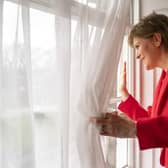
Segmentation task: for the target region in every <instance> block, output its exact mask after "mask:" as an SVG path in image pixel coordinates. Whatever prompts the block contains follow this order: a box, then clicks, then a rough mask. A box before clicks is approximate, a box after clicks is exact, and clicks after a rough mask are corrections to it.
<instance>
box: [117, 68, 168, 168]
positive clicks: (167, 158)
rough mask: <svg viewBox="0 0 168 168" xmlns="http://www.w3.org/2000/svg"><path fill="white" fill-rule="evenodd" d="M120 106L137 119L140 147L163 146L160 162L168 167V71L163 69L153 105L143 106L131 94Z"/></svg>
mask: <svg viewBox="0 0 168 168" xmlns="http://www.w3.org/2000/svg"><path fill="white" fill-rule="evenodd" d="M118 108H119V109H120V110H121V111H123V112H124V113H126V114H127V115H128V116H129V117H131V118H132V119H134V120H136V121H137V138H138V141H139V146H140V149H141V150H143V149H150V148H159V147H161V148H162V152H161V156H160V163H161V165H162V166H165V167H166V168H168V72H165V71H162V74H161V77H160V80H159V82H158V85H157V88H156V91H155V96H154V100H153V105H152V106H149V107H148V110H145V109H144V108H142V107H141V106H140V105H139V103H138V102H137V101H136V100H135V99H134V98H133V97H132V96H131V95H130V96H129V97H128V99H127V100H126V101H124V102H121V103H120V104H119V106H118Z"/></svg>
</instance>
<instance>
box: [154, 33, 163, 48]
mask: <svg viewBox="0 0 168 168" xmlns="http://www.w3.org/2000/svg"><path fill="white" fill-rule="evenodd" d="M161 42H162V36H161V34H160V33H154V35H153V43H154V45H155V46H156V47H160V45H161Z"/></svg>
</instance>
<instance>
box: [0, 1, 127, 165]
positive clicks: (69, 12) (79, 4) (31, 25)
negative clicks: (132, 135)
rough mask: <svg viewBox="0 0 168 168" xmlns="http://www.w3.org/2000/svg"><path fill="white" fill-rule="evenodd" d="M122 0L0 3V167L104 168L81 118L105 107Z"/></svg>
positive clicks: (123, 15)
mask: <svg viewBox="0 0 168 168" xmlns="http://www.w3.org/2000/svg"><path fill="white" fill-rule="evenodd" d="M128 12H129V0H109V1H107V0H103V1H102V0H101V1H99V0H88V1H84V0H83V1H82V0H76V1H75V0H74V1H72V0H50V1H49V0H8V1H7V0H1V2H0V23H1V24H0V65H1V66H0V74H1V75H0V91H1V94H0V149H1V150H0V151H1V152H0V167H3V168H46V167H47V168H55V167H57V168H103V167H104V168H105V167H108V164H107V163H106V156H105V155H103V152H102V146H101V144H100V137H99V135H98V132H97V130H96V129H95V128H94V127H93V126H92V125H91V124H89V117H90V116H93V115H100V114H101V113H102V112H104V111H105V110H106V108H107V106H108V101H109V99H110V97H111V93H112V92H113V86H114V82H115V80H116V74H117V65H118V62H119V57H120V50H121V46H122V40H123V36H124V33H125V28H126V24H127V17H128Z"/></svg>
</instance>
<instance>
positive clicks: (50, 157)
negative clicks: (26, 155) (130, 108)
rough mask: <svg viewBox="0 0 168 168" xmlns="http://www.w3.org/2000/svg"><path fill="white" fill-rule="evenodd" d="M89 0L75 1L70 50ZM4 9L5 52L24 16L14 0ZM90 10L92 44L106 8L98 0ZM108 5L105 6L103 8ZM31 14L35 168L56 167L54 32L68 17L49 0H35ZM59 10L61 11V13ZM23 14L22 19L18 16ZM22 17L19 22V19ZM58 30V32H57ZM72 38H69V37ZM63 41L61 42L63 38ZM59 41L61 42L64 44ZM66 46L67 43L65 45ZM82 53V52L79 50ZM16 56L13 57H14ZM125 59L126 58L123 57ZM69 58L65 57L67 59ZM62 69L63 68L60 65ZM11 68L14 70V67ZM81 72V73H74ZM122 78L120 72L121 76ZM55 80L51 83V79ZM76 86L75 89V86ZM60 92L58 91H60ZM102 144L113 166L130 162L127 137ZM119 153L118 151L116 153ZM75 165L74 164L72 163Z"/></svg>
mask: <svg viewBox="0 0 168 168" xmlns="http://www.w3.org/2000/svg"><path fill="white" fill-rule="evenodd" d="M85 4H86V1H74V2H73V3H72V4H70V5H72V12H73V13H74V15H73V17H72V20H71V23H70V27H71V39H70V40H71V49H72V51H71V52H73V49H74V50H75V49H76V48H75V47H76V46H75V45H77V44H74V43H73V40H74V38H76V33H78V28H79V27H78V26H79V25H78V24H77V20H78V17H79V16H78V10H79V9H83V8H85V6H86V5H85ZM4 5H5V8H4V16H5V18H4V25H3V26H4V27H3V31H4V32H3V36H4V38H3V39H4V41H3V44H4V46H3V47H4V52H9V48H12V46H11V43H13V42H14V40H16V37H15V35H17V33H16V32H15V31H13V29H15V28H16V27H19V28H20V29H21V32H23V31H25V30H22V29H23V27H22V26H21V25H19V24H20V23H22V19H21V15H17V13H18V12H20V9H19V8H18V6H17V4H16V3H14V1H12V0H11V1H5V4H4ZM88 6H89V7H90V8H89V10H90V11H91V14H93V15H91V17H89V20H88V22H89V26H88V32H87V33H88V34H89V41H90V45H91V46H92V45H94V40H100V39H101V36H102V34H103V30H102V28H101V24H102V23H101V18H102V17H104V13H103V11H98V12H97V13H96V12H95V10H94V8H96V7H97V6H96V3H94V1H93V2H92V3H88ZM106 8H107V7H106V6H104V10H105V9H106ZM28 12H29V14H30V15H28V17H30V18H29V21H30V30H27V31H30V32H29V33H30V39H31V40H30V41H31V43H30V48H31V53H30V54H31V64H32V88H31V89H32V93H33V95H32V97H33V112H34V120H35V123H34V124H35V141H36V145H35V157H36V167H37V168H46V167H47V168H55V166H56V165H58V167H61V159H60V157H59V156H58V155H57V153H58V152H59V151H61V145H62V144H61V137H59V138H58V135H59V132H60V131H61V128H60V127H57V125H56V122H58V123H59V122H60V118H61V115H60V114H59V107H58V105H57V101H59V100H58V98H57V97H55V95H57V94H58V93H57V91H58V90H57V91H56V90H54V89H53V88H55V87H57V85H59V82H58V81H57V80H56V78H55V75H56V74H57V70H58V69H57V68H56V67H55V64H54V63H55V62H57V61H58V60H57V59H58V57H55V55H57V53H56V51H55V48H57V44H58V43H59V42H58V41H56V40H55V36H60V38H61V36H62V35H60V34H59V29H58V31H55V28H57V26H55V25H56V24H57V22H59V18H61V19H66V18H63V17H62V13H61V12H60V10H58V14H57V15H55V13H54V11H53V9H52V6H50V5H49V4H48V1H47V0H32V3H31V5H30V8H29V11H28ZM59 12H60V13H59ZM95 14H96V15H99V16H100V19H99V20H98V21H97V22H94V19H93V18H92V16H93V17H94V15H95ZM17 17H20V18H17ZM18 20H19V22H17V21H18ZM55 32H56V33H55ZM96 33H97V34H99V39H95V34H96ZM17 39H18V45H20V47H22V43H23V33H20V34H18V37H17ZM67 40H69V37H67ZM79 40H81V39H80V38H79ZM60 43H61V41H60ZM60 43H59V45H61V44H60ZM126 43H127V42H125V40H124V45H123V47H124V48H123V51H124V56H127V55H129V54H127V53H126V52H127V51H128V48H127V45H126ZM63 45H64V44H63ZM79 54H80V51H79ZM13 57H14V56H13ZM13 57H11V54H9V57H7V58H5V59H9V62H12V61H10V60H12V59H14V58H13ZM72 59H73V60H72V61H82V60H79V59H78V58H77V57H74V58H72ZM124 59H126V58H124ZM65 61H66V60H65ZM122 63H123V59H121V61H120V66H119V70H120V69H121V66H122ZM10 66H11V64H10ZM59 68H60V67H59ZM11 71H12V69H11ZM72 71H74V72H75V67H73V66H72ZM75 73H78V72H75ZM118 78H119V75H118ZM50 81H52V82H50ZM117 86H118V81H117V80H116V87H115V89H114V93H113V96H114V98H116V97H118V91H117V90H118V89H117ZM74 89H76V88H74ZM58 92H59V91H58ZM116 107H117V101H115V102H114V103H113V104H112V108H113V109H116ZM102 139H103V140H102V143H103V144H105V145H104V146H107V144H108V146H107V148H106V149H105V148H104V154H105V157H106V159H107V162H108V163H109V165H110V166H111V167H112V166H113V167H114V166H116V168H121V167H124V166H126V165H127V154H128V153H127V150H128V146H127V140H120V139H117V140H116V139H114V138H107V137H106V138H102ZM116 153H117V154H116ZM72 167H73V166H72Z"/></svg>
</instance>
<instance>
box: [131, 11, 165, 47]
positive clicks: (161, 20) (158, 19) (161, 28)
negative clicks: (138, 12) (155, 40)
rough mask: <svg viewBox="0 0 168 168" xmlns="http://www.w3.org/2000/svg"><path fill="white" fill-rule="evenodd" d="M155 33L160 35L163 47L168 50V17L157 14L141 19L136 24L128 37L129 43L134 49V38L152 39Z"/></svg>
mask: <svg viewBox="0 0 168 168" xmlns="http://www.w3.org/2000/svg"><path fill="white" fill-rule="evenodd" d="M154 33H160V34H161V38H162V46H163V48H164V49H165V50H168V17H167V16H166V15H163V14H157V13H155V12H153V13H151V14H149V15H147V16H146V17H144V18H142V19H140V21H139V22H138V23H137V24H135V25H134V26H133V27H132V29H131V31H130V33H129V36H128V43H129V44H130V46H132V47H133V40H134V37H140V38H146V39H147V38H151V37H153V35H154Z"/></svg>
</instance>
